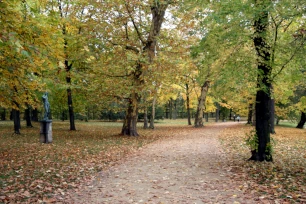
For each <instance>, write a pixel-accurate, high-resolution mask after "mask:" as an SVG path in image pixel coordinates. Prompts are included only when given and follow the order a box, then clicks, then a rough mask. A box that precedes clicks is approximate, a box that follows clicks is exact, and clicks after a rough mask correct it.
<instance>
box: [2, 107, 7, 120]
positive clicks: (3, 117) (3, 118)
mask: <svg viewBox="0 0 306 204" xmlns="http://www.w3.org/2000/svg"><path fill="white" fill-rule="evenodd" d="M1 120H6V109H3V111H2V112H1Z"/></svg>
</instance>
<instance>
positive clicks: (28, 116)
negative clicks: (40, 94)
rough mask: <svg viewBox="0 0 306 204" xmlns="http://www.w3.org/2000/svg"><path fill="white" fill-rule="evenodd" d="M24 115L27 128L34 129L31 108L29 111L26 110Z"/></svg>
mask: <svg viewBox="0 0 306 204" xmlns="http://www.w3.org/2000/svg"><path fill="white" fill-rule="evenodd" d="M24 115H25V119H26V123H27V127H33V125H32V122H31V108H30V107H29V106H28V108H27V109H25V112H24Z"/></svg>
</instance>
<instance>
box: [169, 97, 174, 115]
mask: <svg viewBox="0 0 306 204" xmlns="http://www.w3.org/2000/svg"><path fill="white" fill-rule="evenodd" d="M172 101H173V100H172V98H170V100H169V118H170V119H172V116H173V115H172V112H173V102H172Z"/></svg>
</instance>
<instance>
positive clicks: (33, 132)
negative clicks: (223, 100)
mask: <svg viewBox="0 0 306 204" xmlns="http://www.w3.org/2000/svg"><path fill="white" fill-rule="evenodd" d="M22 126H23V127H24V126H25V124H24V123H23V124H22ZM39 126H40V125H39V124H38V123H35V124H34V128H22V129H21V133H22V134H21V135H14V134H12V133H13V125H12V122H3V121H0V203H9V202H10V203H17V202H23V203H34V202H52V201H55V200H54V198H53V197H52V196H53V195H54V194H56V195H62V196H63V197H64V196H65V194H66V193H67V189H71V188H76V187H77V186H78V185H79V183H81V182H82V181H84V180H86V179H89V178H90V177H91V176H92V175H94V174H95V173H96V172H98V171H101V170H104V169H106V168H108V167H109V166H111V165H114V164H115V163H116V162H117V161H118V160H121V159H123V158H125V157H127V156H128V155H130V154H132V153H133V152H135V151H136V150H137V149H139V148H143V147H144V146H145V145H147V144H149V143H151V142H153V141H156V140H158V139H162V138H165V137H169V136H173V135H175V133H176V132H178V131H180V129H181V128H186V126H187V120H186V119H184V120H162V121H158V122H157V123H156V129H155V130H143V129H142V128H141V126H142V123H139V133H140V135H141V136H140V137H123V136H119V133H120V131H121V126H122V123H120V122H118V123H113V122H99V121H94V122H88V123H86V122H78V123H77V126H76V127H77V131H69V130H68V129H69V123H68V122H59V121H54V122H53V143H51V144H41V143H40V142H39V131H40V130H39ZM190 128H192V127H190ZM249 131H250V127H248V126H245V125H242V124H241V126H238V127H235V128H230V129H227V130H226V131H224V134H223V136H222V137H221V138H220V139H221V141H222V144H223V145H224V149H225V150H226V152H227V154H228V155H230V157H231V159H230V161H229V164H230V165H231V166H235V168H234V169H235V174H234V176H236V178H235V179H244V180H246V184H245V186H246V187H244V186H242V190H246V191H249V193H259V194H260V195H262V196H270V197H271V199H283V200H288V201H290V202H291V201H292V202H302V203H303V202H305V203H306V198H305V195H306V187H305V183H306V132H305V130H300V129H295V128H288V127H276V133H277V134H276V135H273V136H272V137H273V138H274V140H275V142H276V145H275V146H274V161H275V162H274V163H266V162H263V163H254V162H246V160H247V159H248V157H249V156H250V152H249V149H248V147H247V146H246V145H245V144H244V140H245V135H246V133H247V132H249ZM303 196H304V197H303Z"/></svg>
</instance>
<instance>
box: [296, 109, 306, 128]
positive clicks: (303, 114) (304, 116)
mask: <svg viewBox="0 0 306 204" xmlns="http://www.w3.org/2000/svg"><path fill="white" fill-rule="evenodd" d="M305 122H306V114H305V112H302V113H301V119H300V122H299V124H298V125H297V126H296V128H300V129H303V128H304V124H305Z"/></svg>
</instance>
